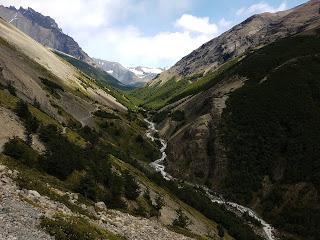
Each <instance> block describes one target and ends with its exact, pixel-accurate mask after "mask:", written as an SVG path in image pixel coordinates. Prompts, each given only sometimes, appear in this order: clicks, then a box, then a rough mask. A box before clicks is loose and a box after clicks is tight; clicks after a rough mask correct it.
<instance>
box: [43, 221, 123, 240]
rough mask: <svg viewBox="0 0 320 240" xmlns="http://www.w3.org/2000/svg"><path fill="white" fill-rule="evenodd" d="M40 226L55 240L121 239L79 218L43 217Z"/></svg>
mask: <svg viewBox="0 0 320 240" xmlns="http://www.w3.org/2000/svg"><path fill="white" fill-rule="evenodd" d="M40 226H41V227H42V228H43V229H44V230H45V231H46V232H47V233H49V234H50V235H52V236H54V237H55V239H56V240H74V239H77V240H97V239H112V240H121V239H123V238H122V237H120V236H118V235H114V234H111V233H109V232H107V231H106V230H102V229H100V228H98V227H97V226H95V225H92V224H90V223H89V222H88V221H87V220H85V219H84V218H80V217H78V218H76V217H69V218H66V217H65V218H62V217H56V218H55V219H49V218H46V217H43V218H42V219H41V223H40Z"/></svg>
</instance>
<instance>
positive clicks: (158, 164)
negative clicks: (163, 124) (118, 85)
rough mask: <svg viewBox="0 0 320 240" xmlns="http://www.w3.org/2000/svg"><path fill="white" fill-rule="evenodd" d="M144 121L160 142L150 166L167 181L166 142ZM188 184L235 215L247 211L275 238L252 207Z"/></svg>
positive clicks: (271, 239)
mask: <svg viewBox="0 0 320 240" xmlns="http://www.w3.org/2000/svg"><path fill="white" fill-rule="evenodd" d="M144 121H145V122H146V123H147V124H148V130H147V131H146V136H147V137H148V138H149V139H150V140H151V141H153V142H154V141H156V140H158V141H160V143H161V148H160V152H161V158H159V159H157V160H156V161H154V162H152V163H150V166H151V167H153V168H154V169H155V170H156V171H157V172H160V173H161V175H162V176H163V178H164V179H166V180H167V181H170V180H175V179H174V178H173V177H172V176H171V175H170V174H169V173H167V172H166V171H165V159H166V157H167V154H166V149H167V142H166V141H165V140H164V139H162V138H160V137H159V138H157V137H155V134H156V133H158V130H157V129H156V127H155V123H153V122H151V121H149V120H148V119H144ZM188 184H189V185H191V186H193V187H195V188H200V189H201V190H202V191H203V192H205V194H206V196H207V197H208V198H209V199H210V200H211V202H213V203H217V204H220V205H224V206H226V208H227V209H228V210H229V211H232V212H234V213H235V214H237V215H240V216H241V215H242V214H243V213H248V214H249V215H250V216H251V217H253V218H254V219H256V220H257V221H258V222H260V224H261V225H262V228H263V231H264V233H265V238H266V239H267V240H277V238H276V236H275V235H274V231H275V229H274V228H273V227H272V226H271V225H270V224H268V223H267V222H266V221H264V220H263V219H262V218H261V217H259V215H258V214H257V213H256V212H254V211H253V210H252V209H250V208H248V207H245V206H242V205H239V204H237V203H234V202H229V201H226V200H224V199H223V198H222V197H221V196H219V195H215V194H213V193H212V192H211V191H210V190H209V189H208V188H207V187H205V186H200V185H195V184H192V183H188Z"/></svg>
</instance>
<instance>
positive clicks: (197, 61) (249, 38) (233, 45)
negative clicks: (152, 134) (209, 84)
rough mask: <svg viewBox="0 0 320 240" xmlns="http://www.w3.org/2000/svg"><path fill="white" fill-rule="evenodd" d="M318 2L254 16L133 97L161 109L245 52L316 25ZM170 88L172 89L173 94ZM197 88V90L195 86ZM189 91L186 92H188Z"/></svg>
mask: <svg viewBox="0 0 320 240" xmlns="http://www.w3.org/2000/svg"><path fill="white" fill-rule="evenodd" d="M319 4H320V1H319V0H311V1H308V2H307V3H305V4H303V5H301V6H298V7H296V8H293V9H291V10H287V11H284V12H278V13H273V14H271V13H263V14H259V15H254V16H252V17H250V18H248V19H247V20H245V21H244V22H242V23H240V24H239V25H236V26H235V27H233V28H232V29H230V30H229V31H227V32H225V33H223V34H222V35H220V36H219V37H217V38H215V39H213V40H211V41H209V42H208V43H206V44H204V45H203V46H201V47H200V48H199V49H197V50H195V51H193V52H192V53H191V54H189V55H187V56H186V57H184V58H183V59H181V60H180V61H179V62H178V63H177V64H176V65H174V66H173V67H172V68H170V69H169V70H167V71H165V72H163V73H162V74H160V76H159V77H158V78H156V79H155V80H154V81H152V82H150V83H149V84H148V87H146V88H142V89H140V90H136V91H134V92H133V93H132V94H133V95H134V96H135V97H137V98H139V99H140V103H141V104H144V105H145V106H146V107H148V108H160V107H163V106H164V105H165V104H166V103H168V102H170V99H172V98H175V97H176V95H179V94H181V93H182V92H184V91H185V90H186V88H192V86H190V85H197V82H198V81H199V80H202V81H204V80H203V78H204V79H206V78H210V77H211V75H212V74H215V73H214V72H215V71H216V70H218V69H219V68H220V67H221V65H222V64H224V63H226V62H227V61H229V60H233V59H234V60H236V59H237V58H239V57H241V56H243V55H245V54H246V53H247V52H248V51H250V50H254V49H255V48H259V47H261V46H263V45H265V44H268V43H271V42H274V41H276V40H277V39H281V38H283V37H287V36H292V35H294V34H297V33H300V32H303V31H305V30H307V29H312V28H314V27H316V26H317V25H318V24H319V21H320V14H319ZM172 85H175V89H174V91H172ZM195 87H197V86H195ZM187 90H188V89H187Z"/></svg>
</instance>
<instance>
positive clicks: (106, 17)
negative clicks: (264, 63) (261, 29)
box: [0, 0, 306, 67]
mask: <svg viewBox="0 0 320 240" xmlns="http://www.w3.org/2000/svg"><path fill="white" fill-rule="evenodd" d="M304 2H306V0H223V1H221V0H90V1H88V0H0V4H1V5H5V6H11V5H12V6H15V7H20V6H22V7H24V8H26V7H31V8H33V9H34V10H36V11H38V12H40V13H42V14H43V15H46V16H51V17H52V18H54V19H55V20H56V22H57V23H58V24H59V26H60V28H62V30H63V32H64V33H66V34H68V35H69V36H71V37H73V38H74V39H75V40H76V41H77V42H78V43H79V45H80V46H81V47H82V48H83V50H84V51H85V52H87V53H88V54H89V55H90V56H91V57H95V58H101V59H104V60H109V61H116V62H120V63H121V64H123V65H124V66H127V67H134V66H148V67H169V66H172V65H173V64H174V63H176V62H177V61H178V60H180V59H181V58H182V57H184V56H185V55H187V54H189V53H190V52H192V51H193V50H195V49H197V48H198V47H200V46H201V45H202V44H204V43H206V42H207V41H209V40H211V39H212V38H214V37H217V36H219V35H220V34H221V33H223V32H225V31H226V30H228V29H230V28H231V27H232V26H234V25H236V24H238V23H240V22H241V21H243V20H245V19H246V18H248V17H250V16H251V15H253V14H257V13H262V12H276V11H280V10H286V9H289V8H291V7H294V6H297V5H299V4H301V3H304Z"/></svg>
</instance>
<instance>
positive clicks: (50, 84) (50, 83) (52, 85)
mask: <svg viewBox="0 0 320 240" xmlns="http://www.w3.org/2000/svg"><path fill="white" fill-rule="evenodd" d="M39 79H40V80H41V82H42V83H43V84H44V85H45V86H46V87H47V88H48V89H49V90H50V92H51V93H52V94H54V93H56V91H57V90H60V91H64V90H63V88H62V87H61V86H60V85H59V84H57V83H55V82H53V81H50V80H48V79H46V78H43V77H39Z"/></svg>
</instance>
